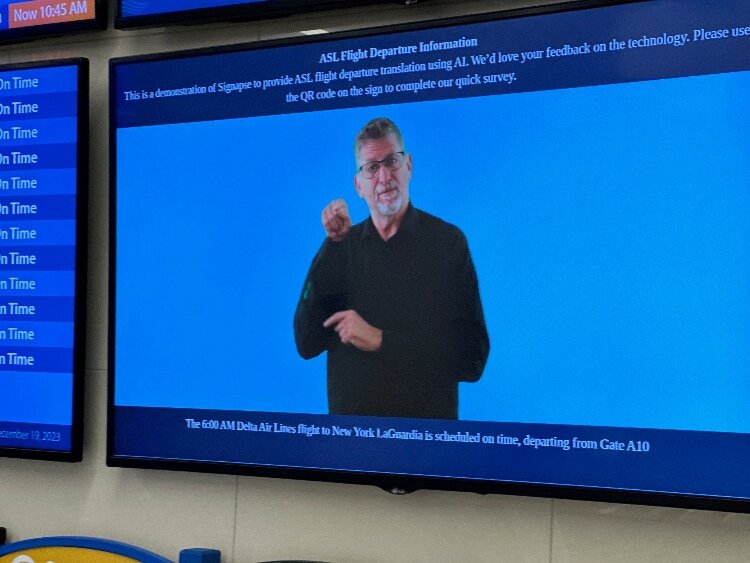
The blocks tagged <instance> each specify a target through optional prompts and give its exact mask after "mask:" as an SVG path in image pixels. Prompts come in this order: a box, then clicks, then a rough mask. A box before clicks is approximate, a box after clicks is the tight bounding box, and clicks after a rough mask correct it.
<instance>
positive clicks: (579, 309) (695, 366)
mask: <svg viewBox="0 0 750 563" xmlns="http://www.w3.org/2000/svg"><path fill="white" fill-rule="evenodd" d="M749 95H750V74H748V73H737V74H726V75H714V76H704V77H694V78H682V79H673V80H662V81H655V82H643V83H631V84H620V85H611V86H597V87H589V88H577V89H569V90H557V91H546V92H533V93H525V94H514V95H505V96H492V97H484V98H469V99H461V100H446V101H440V102H429V103H426V102H425V103H412V104H402V105H394V106H379V107H377V108H357V109H344V110H334V111H327V112H317V113H303V114H287V115H275V116H270V117H256V118H247V119H232V120H225V121H212V122H198V123H188V124H178V125H166V126H153V127H138V128H128V129H120V130H118V132H117V136H118V137H117V146H118V176H117V214H118V226H117V229H118V230H117V272H116V279H117V303H116V306H117V327H116V330H117V339H116V346H117V348H116V358H117V359H116V362H117V363H116V366H115V367H116V370H117V379H116V399H115V402H116V404H117V405H138V406H161V407H191V408H207V409H236V410H248V411H279V412H308V413H326V412H327V402H326V384H325V357H324V355H323V356H321V357H319V358H316V359H315V360H312V361H304V360H302V359H301V358H299V356H298V355H297V353H296V350H295V346H294V340H293V331H292V319H293V315H294V309H295V307H296V302H297V299H298V297H299V293H300V290H301V287H302V283H303V280H304V278H305V275H306V272H307V269H308V267H309V265H310V262H311V260H312V258H313V256H314V254H315V252H316V251H317V249H318V247H319V246H320V244H321V242H322V240H323V230H322V227H321V226H320V211H321V209H322V208H323V206H324V205H325V204H326V203H328V201H330V200H331V199H333V198H336V197H344V198H346V199H347V201H348V203H349V207H350V211H351V212H352V214H353V218H354V220H355V221H360V220H363V219H365V218H366V216H367V208H366V206H365V204H364V202H363V201H360V200H359V199H358V198H357V196H356V193H355V191H354V186H353V173H354V160H353V152H352V142H353V137H354V135H355V134H356V132H357V131H358V130H359V128H360V127H361V126H362V125H363V124H364V123H365V122H366V121H367V120H369V119H370V118H372V117H375V116H377V115H386V116H388V117H391V118H392V119H394V120H395V121H396V122H397V123H398V124H399V126H400V127H401V130H402V133H403V134H404V137H405V140H406V148H407V150H408V151H409V152H411V154H412V156H413V159H414V175H413V179H412V182H411V197H412V201H413V203H414V204H415V205H416V206H417V207H420V208H422V209H424V210H426V211H428V212H430V213H433V214H435V215H438V216H440V217H442V218H444V219H446V220H448V221H450V222H452V223H454V224H456V225H458V226H459V227H460V228H461V229H462V230H463V231H464V232H465V234H466V236H467V238H468V241H469V246H470V249H471V251H472V254H473V258H474V262H475V265H476V269H477V274H478V277H479V283H480V292H481V296H482V300H483V304H484V312H485V317H486V320H487V325H488V331H489V335H490V341H491V346H492V349H491V352H490V358H489V361H488V364H487V367H486V370H485V373H484V375H483V377H482V379H481V380H480V381H479V382H478V383H475V384H462V386H461V389H460V417H461V418H463V419H471V420H489V421H512V422H536V423H550V424H582V425H601V426H627V427H642V428H673V429H684V430H717V431H730V432H748V431H750V389H748V386H747V384H746V382H747V373H748V370H749V368H750V347H748V346H747V343H748V342H749V341H750V315H749V314H748V313H750V307H749V305H750V303H749V300H748V298H749V296H750V287H749V285H750V283H749V282H750V255H749V253H748V240H750V222H748V220H747V218H748V213H749V212H750V199H749V198H748V193H747V187H748V185H750V172H749V171H750V162H749V161H750V152H749V151H748V141H747V133H746V124H747V123H748V118H749V117H750V115H748V114H749V113H750V110H749V109H748V104H747V103H746V101H747V99H749Z"/></svg>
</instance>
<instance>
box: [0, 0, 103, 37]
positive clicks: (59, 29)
mask: <svg viewBox="0 0 750 563" xmlns="http://www.w3.org/2000/svg"><path fill="white" fill-rule="evenodd" d="M94 2H95V3H94V6H95V10H96V14H95V15H94V17H93V18H91V19H88V20H79V21H71V22H61V23H51V24H43V25H36V26H30V27H21V28H18V29H5V30H0V45H8V44H11V43H23V42H25V41H32V40H36V39H49V38H53V37H60V36H63V35H68V34H69V33H79V32H82V31H101V30H104V29H107V15H108V14H107V0H94Z"/></svg>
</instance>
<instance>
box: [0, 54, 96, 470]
mask: <svg viewBox="0 0 750 563" xmlns="http://www.w3.org/2000/svg"><path fill="white" fill-rule="evenodd" d="M87 74H88V72H87V63H86V61H83V60H76V61H67V63H66V64H59V63H49V64H47V65H43V66H40V65H34V66H31V67H28V66H27V67H24V68H18V67H17V68H10V69H8V67H0V388H2V390H3V391H2V393H0V454H7V453H10V454H14V453H20V454H21V455H23V454H24V453H33V452H37V453H43V452H57V453H63V454H69V455H72V454H73V453H75V452H76V451H77V450H80V428H79V426H80V424H79V418H80V383H81V381H80V379H81V378H80V371H81V369H80V368H81V367H82V363H81V361H80V360H81V358H82V357H83V355H82V347H83V332H84V331H83V329H82V314H83V312H82V309H83V304H84V303H85V291H84V289H85V288H84V283H85V269H84V268H85V264H84V262H85V249H86V246H85V241H84V240H83V238H84V232H83V226H84V225H85V218H84V217H83V216H82V215H83V214H85V208H84V207H83V205H85V197H84V194H83V193H82V190H83V187H84V185H85V178H86V167H85V166H84V164H83V163H84V162H85V159H86V153H87V142H86V138H85V137H86V135H85V133H82V132H83V131H85V129H83V128H84V127H85V124H86V122H87V120H86V110H85V107H86V106H85V105H84V102H85V99H86V98H87V88H86V87H84V86H85V85H86V84H87ZM78 455H79V456H80V453H79V454H78ZM31 457H38V456H31ZM42 457H46V456H42ZM53 457H55V456H53Z"/></svg>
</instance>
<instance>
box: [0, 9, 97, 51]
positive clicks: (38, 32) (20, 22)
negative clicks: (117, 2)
mask: <svg viewBox="0 0 750 563" xmlns="http://www.w3.org/2000/svg"><path fill="white" fill-rule="evenodd" d="M106 15H107V14H106V8H105V6H104V2H103V0H0V43H3V42H8V41H17V40H24V39H34V38H40V37H49V36H55V35H61V34H63V33H68V32H72V31H82V30H86V29H103V28H104V27H106V19H105V18H106Z"/></svg>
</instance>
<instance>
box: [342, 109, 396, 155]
mask: <svg viewBox="0 0 750 563" xmlns="http://www.w3.org/2000/svg"><path fill="white" fill-rule="evenodd" d="M388 135H393V136H394V137H395V138H396V141H397V142H398V144H399V145H401V149H402V150H403V149H404V138H403V137H402V136H401V131H399V129H398V126H397V125H396V124H395V123H393V121H391V120H390V119H388V118H387V117H376V118H375V119H371V120H370V121H368V122H367V123H366V124H365V126H364V127H362V129H360V130H359V133H357V136H356V137H355V138H354V160H355V162H357V161H358V159H359V150H360V149H361V148H362V145H364V144H365V143H367V142H369V141H379V140H380V139H384V138H386V137H387V136H388Z"/></svg>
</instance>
